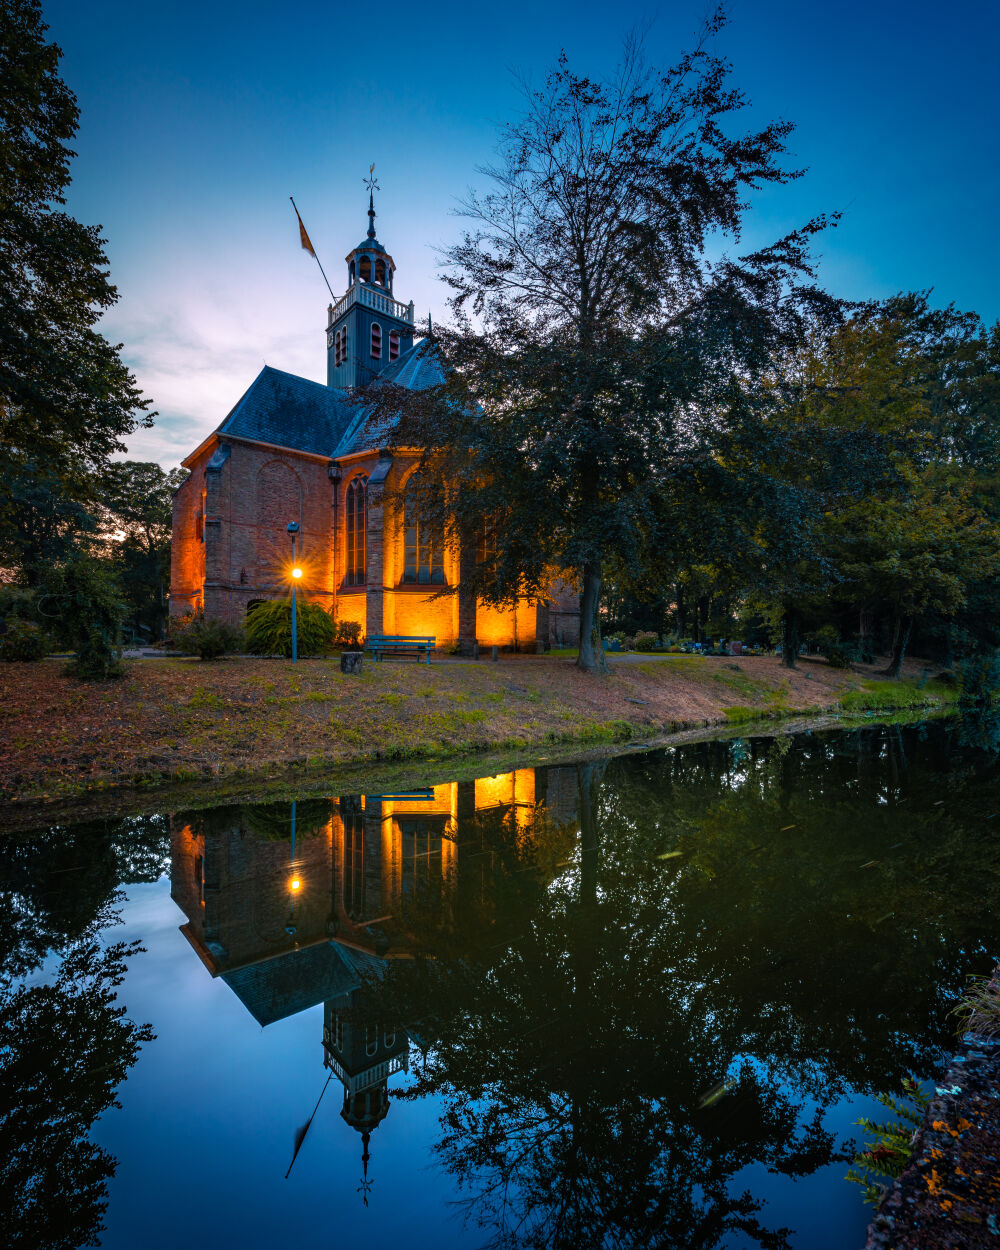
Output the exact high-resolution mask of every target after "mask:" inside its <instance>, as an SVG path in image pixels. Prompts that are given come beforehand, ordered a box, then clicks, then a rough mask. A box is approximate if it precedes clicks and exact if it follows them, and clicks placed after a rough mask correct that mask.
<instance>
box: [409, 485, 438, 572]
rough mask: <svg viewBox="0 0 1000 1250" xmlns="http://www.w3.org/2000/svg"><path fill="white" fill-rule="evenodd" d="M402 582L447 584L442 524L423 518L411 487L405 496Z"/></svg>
mask: <svg viewBox="0 0 1000 1250" xmlns="http://www.w3.org/2000/svg"><path fill="white" fill-rule="evenodd" d="M403 582H404V584H407V585H432V586H443V585H444V540H443V537H442V534H441V526H440V525H434V524H429V523H427V522H425V521H421V520H420V517H419V516H418V514H417V501H416V498H415V496H414V493H413V491H412V490H408V491H407V492H406V496H405V498H404V500H403Z"/></svg>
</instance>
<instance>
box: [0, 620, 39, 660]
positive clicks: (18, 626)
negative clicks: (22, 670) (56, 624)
mask: <svg viewBox="0 0 1000 1250" xmlns="http://www.w3.org/2000/svg"><path fill="white" fill-rule="evenodd" d="M47 650H48V644H47V640H46V637H45V635H44V634H43V633H42V631H41V629H40V628H39V626H37V625H36V624H35V622H34V621H22V620H20V619H19V618H18V617H14V618H13V619H12V620H8V621H7V623H6V629H5V630H4V632H3V633H2V634H0V660H40V659H41V658H42V656H44V655H45V653H46V651H47Z"/></svg>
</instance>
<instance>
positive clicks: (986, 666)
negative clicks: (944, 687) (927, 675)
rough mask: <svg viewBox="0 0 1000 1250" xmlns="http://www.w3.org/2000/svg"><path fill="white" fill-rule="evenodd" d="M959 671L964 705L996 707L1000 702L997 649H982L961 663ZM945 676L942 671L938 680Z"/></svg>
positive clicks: (999, 672)
mask: <svg viewBox="0 0 1000 1250" xmlns="http://www.w3.org/2000/svg"><path fill="white" fill-rule="evenodd" d="M959 673H960V675H961V683H962V705H963V706H964V707H977V706H978V707H990V708H994V707H996V706H997V705H998V703H1000V655H998V654H997V652H996V651H982V652H979V653H977V654H976V655H971V656H969V658H968V659H967V660H964V661H963V662H962V663H961V664H960V665H959ZM943 677H944V674H943V673H941V674H940V675H939V677H938V680H939V681H941V679H942V678H943ZM942 684H947V683H945V682H942ZM951 684H952V685H954V684H955V682H954V681H952V683H951Z"/></svg>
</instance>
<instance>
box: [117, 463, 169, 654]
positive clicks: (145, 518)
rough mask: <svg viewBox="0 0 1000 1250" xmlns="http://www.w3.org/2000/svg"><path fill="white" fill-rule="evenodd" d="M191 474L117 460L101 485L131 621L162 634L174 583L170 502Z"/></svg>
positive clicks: (118, 573) (148, 464) (119, 579)
mask: <svg viewBox="0 0 1000 1250" xmlns="http://www.w3.org/2000/svg"><path fill="white" fill-rule="evenodd" d="M186 477H187V474H186V472H185V471H184V470H183V469H170V470H168V471H166V472H165V471H164V470H163V469H161V468H160V466H159V465H158V464H155V463H151V462H149V461H140V460H116V461H113V462H112V463H111V464H109V465H108V466H107V468H106V469H105V470H104V471H103V472H102V473H101V475H100V480H99V483H98V488H97V489H98V494H99V500H100V514H101V520H102V522H103V525H104V528H105V531H106V539H107V541H106V544H105V550H106V552H107V554H108V556H109V558H110V560H111V563H112V566H113V568H114V570H115V572H116V574H117V576H118V581H119V584H120V585H121V587H122V591H123V593H124V595H125V598H126V602H127V604H128V607H129V613H130V616H131V618H132V620H133V621H134V622H135V623H136V625H138V626H139V627H140V628H141V629H144V630H146V631H147V632H149V633H151V634H153V635H154V636H156V637H159V636H161V635H162V633H163V628H164V625H165V622H166V617H167V598H166V596H167V590H168V588H169V585H170V533H171V524H172V522H171V505H172V500H173V494H174V491H175V490H176V489H177V487H178V486H180V484H181V482H183V481H184V479H185V478H186Z"/></svg>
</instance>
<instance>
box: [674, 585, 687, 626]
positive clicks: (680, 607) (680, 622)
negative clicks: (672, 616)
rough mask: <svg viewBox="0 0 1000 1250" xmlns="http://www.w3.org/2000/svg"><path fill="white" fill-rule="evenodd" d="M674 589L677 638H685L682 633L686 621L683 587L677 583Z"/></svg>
mask: <svg viewBox="0 0 1000 1250" xmlns="http://www.w3.org/2000/svg"><path fill="white" fill-rule="evenodd" d="M676 589H677V596H676V597H677V637H678V638H685V637H687V635H686V634H685V632H684V626H685V625H686V623H687V621H686V617H685V612H684V587H683V586H682V585H681V584H680V582H678V583H677V588H676Z"/></svg>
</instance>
